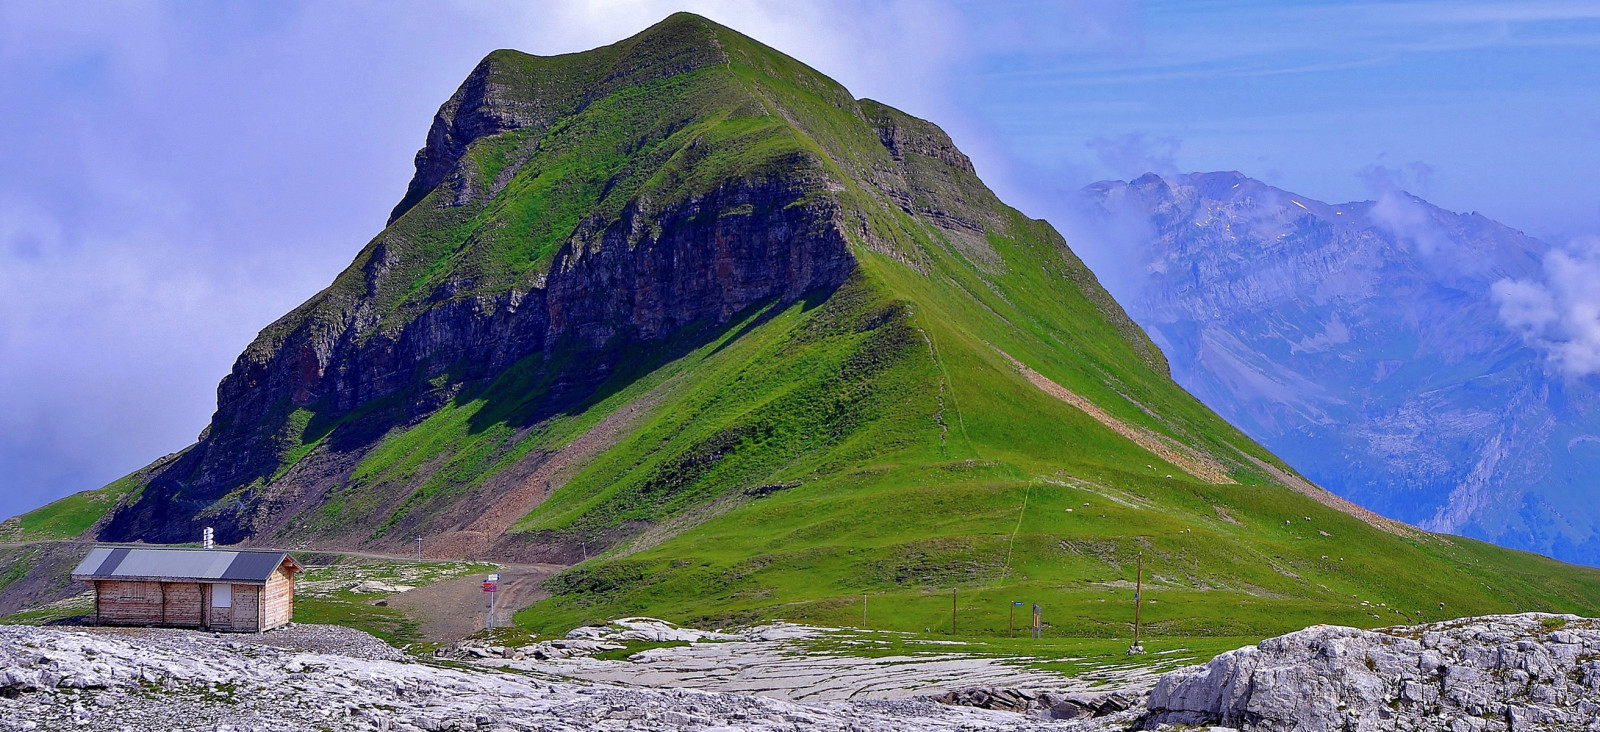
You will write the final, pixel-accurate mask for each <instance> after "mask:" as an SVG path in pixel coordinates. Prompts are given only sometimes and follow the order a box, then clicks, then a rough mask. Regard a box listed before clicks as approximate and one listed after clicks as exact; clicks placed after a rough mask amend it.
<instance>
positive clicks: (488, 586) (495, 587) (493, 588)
mask: <svg viewBox="0 0 1600 732" xmlns="http://www.w3.org/2000/svg"><path fill="white" fill-rule="evenodd" d="M483 591H484V592H499V591H500V585H499V583H496V582H485V583H483Z"/></svg>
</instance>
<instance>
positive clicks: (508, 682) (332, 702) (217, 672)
mask: <svg viewBox="0 0 1600 732" xmlns="http://www.w3.org/2000/svg"><path fill="white" fill-rule="evenodd" d="M341 630H342V629H341ZM273 635H274V634H273V633H268V634H267V635H266V636H265V638H266V639H271V638H272V637H273ZM380 645H381V644H380ZM1044 724H1045V723H1042V722H1035V721H1033V720H1028V719H1025V718H1019V717H1017V716H1016V715H1013V714H1007V713H1003V712H992V711H987V710H982V709H974V708H970V707H953V706H948V705H944V704H939V703H937V702H934V701H931V700H927V699H907V700H876V701H852V702H844V703H834V704H801V703H795V702H790V701H784V700H780V699H771V698H766V697H760V696H751V695H740V694H717V693H707V692H701V691H692V690H682V689H673V690H662V689H639V688H623V687H619V686H613V685H606V684H586V683H573V682H563V681H548V680H544V679H540V678H533V677H529V676H525V675H522V674H514V673H503V672H497V671H490V670H481V671H474V670H464V669H458V668H441V667H438V666H433V665H429V664H423V663H407V662H403V661H396V660H386V659H381V658H370V657H369V658H356V657H352V656H348V655H340V654H335V653H320V652H306V651H303V650H297V649H291V648H279V647H274V646H271V645H267V644H264V643H260V642H258V640H257V639H256V638H255V637H254V636H250V637H241V638H239V639H237V640H235V639H233V638H214V637H212V636H210V635H209V634H204V633H195V632H189V631H160V632H150V633H144V634H138V635H130V634H128V633H111V632H106V631H94V632H74V631H68V630H60V629H53V628H30V627H22V626H0V729H5V730H8V731H9V730H18V731H23V730H39V731H40V732H45V731H52V732H53V731H55V730H63V731H64V730H74V731H77V730H91V731H94V732H120V731H121V730H128V729H141V730H163V731H164V730H179V729H182V730H205V731H207V732H246V731H256V730H260V731H262V732H266V731H268V730H270V731H272V732H301V731H302V730H303V731H306V732H310V731H313V730H331V729H336V730H352V731H356V730H359V731H363V732H421V731H423V730H426V731H428V732H438V731H440V730H475V731H477V730H482V731H483V732H513V731H515V732H535V731H537V732H603V731H607V730H615V731H617V732H621V731H623V730H659V731H666V730H672V731H675V732H676V731H683V730H735V729H738V730H773V731H777V730H797V729H803V730H808V731H809V730H816V731H818V732H845V731H846V730H849V731H851V732H891V731H892V732H956V731H957V730H962V731H965V732H981V731H984V730H993V731H994V732H1000V731H1001V730H1009V731H1019V730H1026V729H1035V728H1042V727H1043V725H1044ZM1048 728H1049V729H1052V730H1057V731H1058V732H1073V731H1075V730H1081V731H1083V732H1088V731H1089V730H1095V731H1096V732H1098V731H1099V730H1103V729H1105V728H1104V727H1102V726H1100V725H1098V724H1094V725H1092V726H1079V725H1072V724H1062V723H1051V724H1049V726H1048Z"/></svg>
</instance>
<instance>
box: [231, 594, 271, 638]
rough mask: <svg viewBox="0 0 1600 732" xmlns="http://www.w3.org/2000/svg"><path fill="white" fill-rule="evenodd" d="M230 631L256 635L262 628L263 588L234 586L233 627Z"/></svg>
mask: <svg viewBox="0 0 1600 732" xmlns="http://www.w3.org/2000/svg"><path fill="white" fill-rule="evenodd" d="M229 629H230V630H237V631H241V632H250V633H254V632H255V631H258V630H263V628H262V627H261V586H260V585H234V586H233V625H232V627H231V628H229Z"/></svg>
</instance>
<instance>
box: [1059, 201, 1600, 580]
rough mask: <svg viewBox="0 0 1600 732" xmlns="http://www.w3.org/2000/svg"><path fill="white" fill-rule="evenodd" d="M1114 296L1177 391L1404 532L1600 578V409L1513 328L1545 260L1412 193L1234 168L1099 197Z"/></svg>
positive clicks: (1504, 232) (1506, 231) (1526, 244)
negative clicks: (1467, 541)
mask: <svg viewBox="0 0 1600 732" xmlns="http://www.w3.org/2000/svg"><path fill="white" fill-rule="evenodd" d="M1084 193H1085V195H1086V198H1087V200H1088V203H1089V204H1090V212H1091V214H1092V216H1091V217H1090V220H1091V221H1092V222H1093V223H1092V224H1091V228H1092V227H1093V226H1095V225H1100V226H1102V230H1103V231H1119V232H1121V233H1122V235H1123V237H1124V239H1126V240H1128V241H1124V242H1123V243H1124V244H1125V245H1128V246H1129V251H1130V252H1131V254H1127V255H1125V256H1127V257H1128V258H1129V259H1131V260H1132V261H1134V262H1136V265H1137V266H1136V267H1135V270H1136V271H1134V272H1132V273H1131V276H1124V277H1121V278H1110V280H1111V283H1112V290H1113V294H1114V295H1116V296H1117V298H1118V300H1119V301H1121V302H1122V303H1124V305H1125V306H1126V307H1127V308H1128V310H1129V313H1130V314H1131V315H1132V316H1133V317H1134V319H1135V320H1137V321H1138V322H1139V323H1140V324H1141V325H1142V326H1144V328H1145V329H1146V330H1147V331H1148V332H1149V333H1150V335H1151V336H1152V337H1153V338H1154V339H1155V340H1156V342H1157V343H1158V344H1160V345H1161V347H1162V349H1163V351H1165V352H1166V354H1167V356H1168V359H1169V360H1170V361H1171V365H1172V372H1173V376H1174V378H1175V379H1176V380H1177V381H1178V382H1179V383H1180V384H1181V385H1183V386H1184V387H1185V388H1187V389H1188V390H1189V391H1190V392H1192V393H1193V394H1194V395H1195V396H1197V397H1199V398H1200V399H1201V400H1202V401H1204V402H1205V403H1206V404H1207V405H1209V406H1210V407H1211V408H1213V409H1215V410H1217V411H1218V412H1220V413H1221V414H1222V415H1224V416H1225V417H1227V418H1228V419H1229V420H1230V421H1232V422H1233V423H1234V424H1235V425H1237V426H1239V427H1240V428H1241V429H1243V430H1244V431H1245V432H1246V433H1247V434H1249V435H1250V436H1251V437H1253V438H1255V439H1257V440H1259V441H1261V442H1262V443H1263V444H1265V445H1266V446H1267V447H1268V448H1270V449H1271V450H1273V452H1275V453H1277V454H1278V455H1280V456H1281V457H1283V458H1284V459H1286V460H1288V461H1289V462H1290V464H1292V465H1293V466H1294V467H1295V468H1297V469H1298V470H1300V471H1301V472H1302V473H1304V474H1305V475H1307V476H1308V477H1310V478H1312V479H1313V480H1315V481H1317V482H1318V483H1321V484H1322V485H1324V486H1326V487H1328V488H1329V489H1331V490H1333V491H1334V492H1336V493H1338V494H1340V495H1342V496H1344V497H1346V498H1349V499H1351V500H1353V501H1355V502H1357V503H1359V504H1361V505H1363V506H1366V507H1368V508H1371V509H1373V510H1375V511H1378V512H1379V513H1382V514H1384V515H1386V516H1389V517H1391V518H1396V519H1400V520H1403V521H1406V522H1410V523H1415V524H1417V525H1420V526H1422V527H1423V528H1427V529H1430V530H1434V531H1443V532H1450V533H1457V534H1463V535H1467V536H1472V537H1477V538H1482V539H1487V540H1490V541H1493V542H1495V543H1498V544H1501V545H1504V546H1508V547H1515V548H1520V549H1529V550H1533V551H1537V552H1540V553H1544V554H1548V555H1551V556H1554V557H1556V558H1559V559H1563V560H1567V561H1573V562H1580V563H1585V564H1591V565H1595V564H1600V537H1597V535H1596V527H1597V521H1600V510H1597V504H1596V498H1597V496H1600V491H1597V490H1596V487H1595V486H1596V484H1595V478H1594V477H1593V474H1594V470H1595V469H1596V468H1600V399H1597V398H1596V394H1595V391H1594V389H1593V388H1592V387H1591V385H1590V384H1589V383H1587V382H1586V381H1584V380H1582V379H1575V378H1571V377H1570V376H1568V375H1564V374H1561V373H1555V372H1554V369H1553V368H1552V366H1551V362H1550V361H1549V360H1548V359H1547V358H1546V357H1545V354H1544V353H1542V352H1541V351H1540V350H1537V349H1535V348H1531V347H1529V346H1527V345H1525V343H1524V340H1523V338H1522V336H1521V334H1520V332H1519V331H1518V330H1517V329H1516V328H1513V327H1511V326H1509V325H1507V323H1506V322H1505V320H1506V319H1505V318H1503V317H1502V314H1501V307H1500V304H1499V302H1498V301H1497V299H1496V297H1495V287H1496V283H1502V284H1501V287H1502V288H1504V287H1506V284H1507V283H1513V282H1535V283H1536V282H1538V281H1539V280H1540V279H1541V277H1542V276H1543V269H1544V266H1543V262H1544V258H1545V257H1546V255H1547V254H1549V253H1550V251H1551V247H1550V246H1549V245H1547V244H1546V243H1544V242H1541V241H1539V240H1537V239H1534V238H1532V237H1529V236H1527V235H1525V234H1523V233H1522V232H1519V231H1516V230H1514V229H1512V228H1510V227H1507V226H1504V225H1502V224H1500V223H1497V222H1495V221H1492V220H1490V219H1488V218H1485V217H1483V216H1481V215H1479V214H1477V213H1470V214H1457V213H1452V212H1450V211H1446V210H1443V209H1441V208H1438V207H1437V206H1433V205H1431V204H1429V203H1428V202H1426V201H1424V200H1422V199H1420V198H1417V197H1415V196H1412V195H1410V194H1407V193H1403V192H1400V191H1393V192H1390V193H1387V194H1385V195H1383V196H1381V197H1380V198H1379V200H1377V201H1363V202H1358V203H1345V204H1335V205H1330V204H1327V203H1323V202H1321V201H1317V200H1314V199H1311V198H1308V197H1306V196H1302V195H1299V194H1296V193H1291V192H1289V191H1285V190H1281V189H1278V188H1274V187H1272V186H1270V185H1267V184H1265V183H1262V182H1261V181H1257V180H1253V179H1251V178H1248V177H1246V176H1244V175H1241V174H1239V173H1237V172H1228V173H1199V174H1189V175H1175V176H1168V177H1162V176H1159V175H1155V174H1148V175H1145V176H1143V177H1141V178H1138V179H1136V180H1134V181H1132V182H1121V181H1108V182H1101V183H1096V184H1094V185H1092V186H1089V187H1088V188H1086V189H1085V190H1084Z"/></svg>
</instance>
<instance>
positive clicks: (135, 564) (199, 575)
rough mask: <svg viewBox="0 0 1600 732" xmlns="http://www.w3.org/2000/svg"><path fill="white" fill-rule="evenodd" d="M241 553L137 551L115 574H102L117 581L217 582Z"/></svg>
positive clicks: (131, 553)
mask: <svg viewBox="0 0 1600 732" xmlns="http://www.w3.org/2000/svg"><path fill="white" fill-rule="evenodd" d="M236 556H238V552H225V551H217V550H214V549H213V550H205V549H134V550H132V551H130V552H128V558H127V559H124V560H122V564H121V565H119V566H118V567H117V568H116V569H115V570H113V571H110V572H106V571H101V572H99V574H109V575H111V576H113V577H192V578H194V579H217V578H220V577H221V576H222V572H223V571H224V570H226V569H227V568H228V565H229V564H232V563H233V558H234V557H236Z"/></svg>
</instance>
